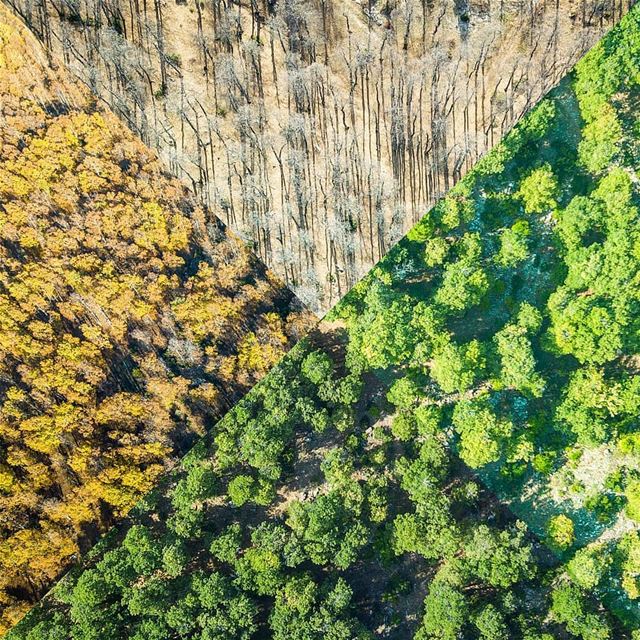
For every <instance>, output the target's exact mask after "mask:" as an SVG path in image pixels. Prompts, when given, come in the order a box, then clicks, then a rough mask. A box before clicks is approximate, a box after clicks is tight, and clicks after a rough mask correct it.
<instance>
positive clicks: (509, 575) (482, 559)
mask: <svg viewBox="0 0 640 640" xmlns="http://www.w3.org/2000/svg"><path fill="white" fill-rule="evenodd" d="M525 535H526V529H525V526H524V525H523V524H522V523H520V522H519V523H518V524H517V526H516V528H515V529H514V530H513V531H506V530H505V531H496V530H494V529H491V528H489V527H488V526H486V525H479V526H478V527H476V528H475V529H474V531H473V536H472V537H471V539H470V540H469V541H468V542H467V543H466V545H465V560H466V562H467V565H468V567H469V569H470V570H471V571H472V572H473V573H474V574H475V575H477V576H478V577H479V578H480V579H481V580H483V581H484V582H486V583H488V584H490V585H492V586H494V587H510V586H511V585H514V584H515V583H517V582H520V581H522V580H529V579H531V578H532V577H533V575H534V574H535V564H534V559H533V555H532V552H531V544H528V543H527V542H526V539H525Z"/></svg>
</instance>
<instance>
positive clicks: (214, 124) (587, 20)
mask: <svg viewBox="0 0 640 640" xmlns="http://www.w3.org/2000/svg"><path fill="white" fill-rule="evenodd" d="M9 3H10V4H11V5H13V6H14V8H15V9H16V11H17V12H19V13H20V14H21V15H22V16H23V17H24V18H25V19H26V20H27V22H28V24H29V25H30V26H31V27H32V28H33V29H34V31H35V33H36V34H37V35H38V36H39V37H40V39H41V40H42V41H43V42H44V44H45V46H46V47H47V50H48V51H49V52H50V54H51V55H52V56H59V57H60V58H61V59H63V60H64V62H65V63H66V64H67V65H68V67H69V68H70V69H71V71H72V72H73V73H74V74H75V75H76V76H77V77H78V78H80V79H81V80H82V82H84V83H85V84H86V85H87V86H88V87H90V88H91V90H92V91H94V92H95V94H96V95H97V96H99V97H100V99H101V100H103V101H105V102H106V103H107V104H108V105H109V106H110V107H111V108H112V109H113V110H114V112H115V113H117V114H119V115H120V116H121V117H122V118H123V120H124V121H125V122H127V123H128V125H129V126H130V127H131V129H132V130H133V131H134V132H136V133H137V134H139V135H140V136H141V137H142V139H143V140H144V141H145V142H146V143H147V144H149V145H151V146H152V147H155V148H157V149H159V150H160V154H161V156H162V157H163V159H164V160H165V162H166V163H167V166H168V167H170V169H171V171H172V172H173V173H174V174H176V175H178V176H180V177H181V178H183V179H184V180H186V182H187V184H188V185H189V186H190V187H192V188H193V189H194V190H195V191H196V192H197V193H198V195H199V196H200V197H201V198H202V200H203V202H204V203H206V204H207V205H208V206H209V207H210V208H211V210H212V211H213V212H214V213H215V214H216V215H218V216H219V217H220V219H221V220H223V221H225V222H226V223H227V224H228V225H229V226H230V227H231V228H232V229H234V230H236V231H237V232H238V233H239V234H240V235H241V236H242V237H243V238H244V239H245V240H246V241H247V242H249V243H250V246H251V247H252V248H253V249H254V250H255V251H256V253H257V254H258V255H259V256H260V257H261V258H262V259H263V260H264V261H265V262H266V263H267V264H268V265H269V266H270V267H272V268H273V270H274V271H275V272H276V273H277V274H278V275H279V276H280V277H281V278H282V279H283V280H284V281H285V283H286V284H287V285H289V286H290V287H292V288H293V290H294V291H295V292H296V293H297V294H298V296H299V297H300V298H301V300H302V301H303V302H305V303H306V304H308V305H309V306H310V307H311V308H314V309H316V310H318V311H322V310H327V309H328V308H329V307H330V306H332V305H333V304H335V302H336V301H337V300H338V299H339V298H340V297H341V296H342V295H344V294H345V293H346V292H347V291H348V290H349V289H350V287H351V286H353V285H354V284H355V283H356V282H357V281H358V280H359V278H360V277H361V276H363V275H364V274H365V273H366V272H367V271H368V270H369V268H370V267H371V266H373V264H375V263H376V262H377V261H378V260H379V259H380V258H381V257H382V256H383V255H384V254H385V252H386V251H387V250H388V249H389V248H390V247H391V246H392V245H393V243H394V242H395V241H396V240H398V239H399V238H400V237H401V236H402V235H403V234H404V233H405V232H406V231H407V230H408V229H409V228H410V227H411V226H412V225H413V224H415V223H416V222H417V220H418V219H419V218H420V217H421V216H422V215H423V214H424V212H425V211H427V210H428V209H429V208H430V206H432V205H433V204H434V202H435V201H436V199H437V198H438V197H439V196H440V195H442V194H443V193H444V192H445V191H446V190H447V189H448V188H450V187H451V186H452V185H453V184H454V183H455V182H456V181H457V180H458V179H459V178H460V177H461V176H462V175H463V174H464V173H465V172H466V171H467V170H468V169H469V168H470V167H471V166H472V165H473V164H474V162H475V161H476V160H477V159H478V158H479V157H480V156H481V155H483V154H484V153H485V152H486V151H487V150H488V149H489V148H491V147H492V146H493V145H494V144H495V143H497V142H498V141H499V140H500V139H501V137H502V135H503V134H504V133H505V132H506V131H507V130H509V129H510V127H511V126H512V125H513V124H514V123H515V122H516V121H517V120H518V118H519V117H520V116H521V115H522V114H523V113H525V112H526V111H527V110H528V109H529V108H530V107H531V106H532V105H533V104H534V103H535V102H536V101H537V100H539V99H540V98H541V97H542V96H543V95H544V94H545V93H546V92H547V91H548V90H549V89H550V88H551V87H552V86H554V85H555V84H556V83H557V82H558V80H559V79H560V78H561V77H562V76H563V75H564V74H565V73H566V72H567V71H568V70H569V69H570V68H571V66H572V65H573V64H574V63H575V62H576V61H577V60H578V59H579V57H580V55H582V54H583V53H584V52H585V51H586V50H587V49H588V48H589V47H590V46H591V45H593V44H594V43H595V42H596V41H597V39H598V38H599V37H600V36H601V35H602V34H603V33H604V32H605V30H606V29H608V28H609V27H610V26H611V25H612V24H614V23H615V22H616V21H617V20H618V19H619V18H620V17H621V15H622V14H623V13H624V12H625V11H626V10H627V9H628V6H629V4H631V3H630V2H629V0H621V1H620V2H617V1H616V0H606V1H604V2H603V1H601V0H562V1H557V2H551V1H549V0H544V1H533V0H531V1H524V0H523V1H515V2H514V1H505V0H500V1H497V0H495V1H493V2H491V1H490V0H486V1H484V2H483V1H469V0H456V1H455V2H440V3H436V2H427V1H425V0H387V1H383V0H368V2H365V1H358V0H328V1H322V2H321V1H319V0H279V1H274V0H246V1H244V2H234V1H231V0H212V1H207V2H199V1H194V0H178V1H176V2H173V1H165V0H154V1H153V2H151V1H149V2H147V1H145V2H142V3H141V2H139V0H129V1H125V0H79V1H70V0H69V1H66V0H47V1H46V2H44V1H43V0H9Z"/></svg>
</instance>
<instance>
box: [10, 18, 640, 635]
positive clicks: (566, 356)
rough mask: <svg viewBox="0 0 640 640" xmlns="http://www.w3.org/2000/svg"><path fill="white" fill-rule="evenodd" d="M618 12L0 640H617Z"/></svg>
mask: <svg viewBox="0 0 640 640" xmlns="http://www.w3.org/2000/svg"><path fill="white" fill-rule="evenodd" d="M639 98H640V11H639V10H638V9H633V10H632V11H631V12H630V13H629V14H628V15H627V16H625V17H624V18H623V19H622V21H621V25H620V26H619V27H617V28H615V29H614V30H613V31H612V32H611V33H610V34H609V35H608V36H607V37H605V38H604V40H603V41H601V42H600V43H599V44H598V45H597V46H596V47H594V49H593V50H592V51H590V52H589V53H588V54H587V56H585V58H584V59H583V60H581V62H580V63H579V64H578V65H577V66H576V68H575V70H574V71H573V72H572V73H571V75H570V76H569V77H567V78H565V79H564V80H563V81H562V83H561V84H560V85H559V87H558V88H557V89H555V90H554V91H553V92H552V93H551V94H550V95H548V96H547V97H546V98H545V99H544V100H543V101H542V102H541V103H540V104H539V105H538V106H537V107H536V108H534V109H533V110H532V112H531V113H530V114H529V115H528V116H527V117H525V118H524V119H523V120H522V121H521V122H520V123H519V124H518V125H517V126H516V127H515V128H514V129H513V131H512V132H511V133H510V134H509V135H507V136H506V137H505V139H504V141H503V142H501V143H500V144H498V145H497V146H496V147H495V148H494V149H493V151H492V152H491V153H490V154H489V155H488V156H487V157H486V158H485V159H483V160H482V161H480V162H479V163H478V164H477V165H476V167H475V168H474V169H473V170H472V171H471V172H470V173H469V174H468V175H467V176H466V177H465V178H464V179H462V181H461V182H460V183H459V184H458V185H457V186H456V187H455V188H453V189H452V190H451V191H450V192H449V195H448V196H447V197H446V198H445V199H443V200H441V201H440V202H439V203H438V204H437V205H436V207H434V208H433V209H432V210H431V211H430V212H428V213H427V215H426V216H424V217H423V219H422V220H421V221H420V222H419V223H418V224H417V225H416V226H415V227H414V228H413V229H412V230H411V231H410V232H409V234H408V235H407V236H406V237H405V238H404V239H403V240H401V241H400V242H399V243H398V244H397V245H396V247H395V248H394V249H392V250H391V251H390V252H389V253H388V255H387V256H386V257H385V258H384V259H383V260H382V261H381V262H380V263H379V264H378V265H377V266H376V267H375V268H374V269H373V271H372V272H371V273H370V274H369V275H368V276H367V277H366V278H365V279H364V280H363V281H362V282H361V283H360V284H358V285H357V286H356V287H355V288H354V289H352V291H350V292H349V293H348V294H347V295H346V296H345V297H344V299H343V300H342V301H341V302H340V303H339V304H338V305H337V306H336V308H335V309H334V310H333V311H332V312H331V313H330V314H329V316H328V317H327V318H326V320H325V321H323V323H321V325H320V326H319V328H318V329H317V330H316V331H313V332H311V333H310V335H309V336H308V337H307V338H305V339H303V340H301V341H300V342H299V343H298V344H297V345H296V346H295V347H294V348H293V349H292V350H291V352H290V353H289V354H287V356H285V357H284V358H283V359H282V361H281V362H280V363H279V364H278V365H277V366H276V367H275V368H274V369H273V370H272V371H271V373H270V374H269V375H267V376H265V378H264V379H263V380H262V381H261V382H260V383H258V384H257V385H256V387H255V388H254V389H253V390H252V391H251V392H250V393H249V394H248V395H247V396H246V398H244V399H243V400H242V401H241V402H239V403H238V404H237V405H236V406H235V407H234V408H233V410H232V411H230V412H229V413H228V414H227V415H226V416H225V418H224V419H222V420H221V421H220V422H219V423H218V424H217V425H215V427H214V428H213V429H212V430H211V431H210V432H209V433H208V434H207V435H206V436H205V438H203V440H202V441H201V442H200V443H199V444H198V445H197V446H196V447H195V448H194V450H193V451H192V452H190V453H189V454H188V455H187V456H186V457H185V459H184V460H183V461H182V463H181V465H180V466H179V467H177V468H176V470H175V472H174V473H173V474H171V475H170V476H169V477H168V479H167V481H166V482H165V483H164V484H163V485H162V486H160V487H158V488H157V489H156V490H155V491H153V492H152V493H151V494H149V496H147V498H146V499H145V501H144V502H143V503H141V505H140V506H139V508H138V509H136V511H135V513H134V514H133V516H132V519H131V521H130V522H128V523H126V525H125V526H123V527H121V528H118V529H115V530H113V531H112V532H111V534H110V536H108V537H106V538H105V539H103V541H102V542H101V544H100V545H99V546H98V547H97V548H95V549H94V550H93V552H92V554H91V555H90V556H88V557H86V558H85V559H84V562H83V564H82V565H79V566H78V567H76V568H75V570H74V571H73V572H72V573H71V574H70V575H69V576H68V578H67V579H65V580H63V581H62V582H61V583H60V584H59V585H58V587H57V588H56V589H55V590H54V591H53V592H52V593H51V594H50V595H49V596H48V597H47V598H45V600H44V601H43V603H42V605H41V606H40V607H38V608H36V609H34V611H33V613H32V614H31V615H30V616H28V617H27V619H26V620H25V621H24V623H22V624H20V625H18V626H17V627H16V628H15V629H14V631H13V632H11V633H10V634H9V635H8V638H10V639H11V640H44V639H51V638H55V639H56V640H67V639H71V638H73V640H79V639H83V640H89V639H96V640H97V639H98V638H105V637H108V638H114V639H116V638H118V639H119V638H128V639H133V640H148V639H152V640H155V639H157V640H161V639H162V640H167V639H171V640H178V639H182V638H185V639H186V638H201V639H202V640H213V639H215V640H222V639H223V638H224V640H233V639H238V640H248V639H250V638H255V639H258V638H266V637H268V638H273V640H290V639H296V640H298V639H299V640H324V639H325V638H335V639H336V640H354V639H357V640H365V639H367V640H369V639H372V638H388V639H397V640H406V639H407V638H415V639H416V640H455V639H458V638H465V639H469V640H553V639H558V640H570V639H572V638H580V639H582V640H636V639H637V638H638V634H639V632H640V606H639V602H640V578H639V576H640V562H639V558H640V431H639V424H638V414H639V411H640V394H639V393H638V391H639V388H640V373H639V371H638V352H639V348H640V343H639V340H638V336H639V332H638V329H639V324H638V317H639V315H638V310H639V306H640V209H639V207H640V190H639V189H640V187H639V185H640V180H639V179H638V175H637V171H638V167H639V166H640V145H639V144H638V136H639V134H640V126H639V117H640V114H639V113H638V110H637V104H638V100H639Z"/></svg>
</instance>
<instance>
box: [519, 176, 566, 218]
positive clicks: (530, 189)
mask: <svg viewBox="0 0 640 640" xmlns="http://www.w3.org/2000/svg"><path fill="white" fill-rule="evenodd" d="M518 195H519V196H520V198H521V199H522V204H523V206H524V210H525V212H526V213H530V214H531V213H547V212H548V211H550V210H552V209H555V208H556V206H557V200H558V195H559V189H558V180H557V178H556V176H555V175H554V173H553V170H552V168H551V166H550V165H549V164H544V165H542V166H541V167H538V168H537V169H534V170H533V171H532V172H531V173H530V174H529V175H528V176H527V177H526V178H524V179H523V180H522V182H521V183H520V190H519V192H518Z"/></svg>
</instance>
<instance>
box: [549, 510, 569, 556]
mask: <svg viewBox="0 0 640 640" xmlns="http://www.w3.org/2000/svg"><path fill="white" fill-rule="evenodd" d="M547 536H548V539H549V543H550V544H551V546H553V547H554V548H556V549H558V550H560V551H565V550H566V549H568V548H569V547H571V545H573V543H574V541H575V533H574V525H573V520H572V519H571V518H570V517H569V516H567V515H565V514H563V513H561V514H559V515H557V516H553V518H551V519H550V520H549V522H548V523H547Z"/></svg>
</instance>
